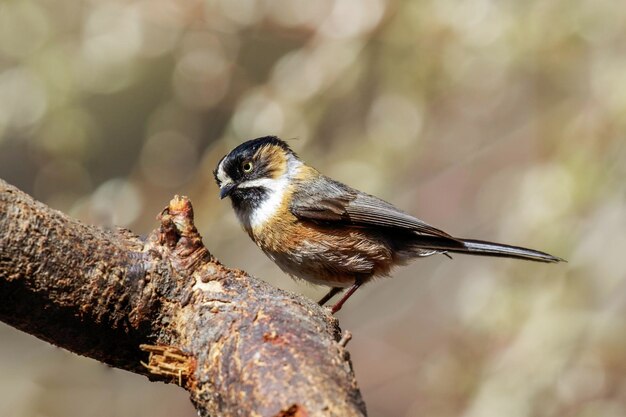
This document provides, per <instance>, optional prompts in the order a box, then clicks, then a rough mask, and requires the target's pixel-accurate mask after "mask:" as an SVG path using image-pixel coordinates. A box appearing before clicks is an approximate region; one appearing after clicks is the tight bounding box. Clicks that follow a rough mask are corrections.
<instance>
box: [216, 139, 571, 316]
mask: <svg viewBox="0 0 626 417" xmlns="http://www.w3.org/2000/svg"><path fill="white" fill-rule="evenodd" d="M214 175H215V180H216V181H217V184H218V186H219V187H220V198H225V197H230V199H231V201H232V205H233V208H234V209H235V213H236V214H237V217H238V218H239V221H240V222H241V224H242V226H243V228H244V229H245V231H246V232H247V233H248V235H249V236H250V238H252V240H253V241H254V242H255V243H256V244H257V245H258V246H259V247H260V248H261V250H262V251H263V252H265V254H266V255H267V256H268V257H269V258H270V259H271V260H272V261H274V262H275V263H276V264H277V265H278V266H279V267H280V268H281V269H282V270H283V271H284V272H286V273H287V274H289V275H291V276H293V277H297V278H302V279H304V280H307V281H309V282H312V283H314V284H320V285H327V286H330V287H332V288H331V290H330V291H329V293H328V294H327V295H326V296H325V297H324V298H322V300H320V304H322V305H323V304H324V303H325V302H327V301H328V300H329V299H330V298H332V297H333V296H334V295H335V294H337V293H338V292H339V291H341V290H342V289H343V288H346V287H350V289H349V290H348V291H347V292H346V294H345V295H344V296H343V298H341V300H340V301H339V302H337V303H336V304H335V305H334V306H333V308H332V311H333V313H335V312H337V311H338V310H339V309H340V308H341V307H342V305H343V304H344V303H345V301H346V300H347V299H348V298H349V297H350V296H351V295H352V294H353V293H354V292H355V291H356V290H357V289H358V288H359V286H361V285H363V284H364V283H366V282H368V281H369V280H370V279H372V278H373V277H376V276H385V275H389V272H390V271H391V269H392V268H393V267H394V266H397V265H403V264H405V263H407V262H408V261H410V260H412V259H414V258H419V257H424V256H430V255H434V254H438V253H439V254H448V253H463V254H468V255H483V256H499V257H507V258H516V259H526V260H531V261H538V262H560V261H562V259H560V258H557V257H555V256H552V255H549V254H547V253H544V252H539V251H536V250H533V249H526V248H522V247H517V246H509V245H503V244H500V243H494V242H486V241H482V240H474V239H465V238H457V237H453V236H451V235H449V234H448V233H446V232H444V231H442V230H439V229H437V228H435V227H433V226H431V225H429V224H427V223H425V222H423V221H421V220H419V219H417V218H415V217H413V216H411V215H409V214H406V213H404V212H403V211H401V210H399V209H397V208H396V207H394V206H393V205H391V204H389V203H387V202H386V201H383V200H381V199H379V198H377V197H374V196H372V195H369V194H366V193H363V192H361V191H358V190H355V189H354V188H351V187H349V186H347V185H345V184H342V183H340V182H338V181H335V180H333V179H330V178H328V177H326V176H324V175H322V174H321V173H319V172H318V171H317V170H316V169H315V168H312V167H310V166H308V165H306V164H305V163H304V162H303V161H302V160H301V159H300V158H298V156H297V155H296V154H295V152H293V151H292V150H291V148H289V146H288V145H287V144H286V143H285V142H283V141H282V140H280V139H278V138H277V137H274V136H267V137H263V138H258V139H253V140H249V141H247V142H245V143H242V144H241V145H239V146H237V147H236V148H235V149H233V150H232V151H231V152H230V153H229V154H228V155H226V156H224V157H223V158H222V159H221V160H220V162H219V164H218V165H217V168H216V169H215V171H214Z"/></svg>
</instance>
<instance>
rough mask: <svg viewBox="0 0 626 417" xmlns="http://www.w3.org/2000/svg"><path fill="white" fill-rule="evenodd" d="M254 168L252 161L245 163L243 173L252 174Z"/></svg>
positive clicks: (242, 167)
mask: <svg viewBox="0 0 626 417" xmlns="http://www.w3.org/2000/svg"><path fill="white" fill-rule="evenodd" d="M252 168H254V166H253V165H252V162H250V161H247V162H244V163H243V165H242V166H241V169H243V172H251V171H252Z"/></svg>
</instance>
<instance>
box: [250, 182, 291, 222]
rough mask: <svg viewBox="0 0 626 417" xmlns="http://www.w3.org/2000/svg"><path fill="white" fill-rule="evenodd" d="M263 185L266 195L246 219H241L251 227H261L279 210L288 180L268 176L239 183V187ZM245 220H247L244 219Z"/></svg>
mask: <svg viewBox="0 0 626 417" xmlns="http://www.w3.org/2000/svg"><path fill="white" fill-rule="evenodd" d="M250 187H263V188H265V189H266V190H267V195H266V197H265V198H264V199H263V201H261V202H260V203H259V205H258V206H257V207H255V208H254V209H253V210H252V212H251V213H250V214H249V218H248V219H242V220H244V222H245V223H248V224H249V226H250V227H251V228H252V229H256V228H258V227H263V225H264V224H265V223H267V222H268V221H270V220H271V219H272V218H273V217H274V216H275V215H276V213H278V211H279V210H280V206H281V205H282V204H283V200H284V199H285V194H286V191H287V188H288V187H289V181H288V180H287V178H281V179H278V180H274V179H269V178H260V179H257V180H253V181H248V182H246V183H243V184H240V185H239V188H250ZM246 220H247V221H246Z"/></svg>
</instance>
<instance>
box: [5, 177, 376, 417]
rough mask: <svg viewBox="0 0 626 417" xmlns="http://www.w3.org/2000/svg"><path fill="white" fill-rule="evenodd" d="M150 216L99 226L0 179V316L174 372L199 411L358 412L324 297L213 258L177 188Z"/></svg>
mask: <svg viewBox="0 0 626 417" xmlns="http://www.w3.org/2000/svg"><path fill="white" fill-rule="evenodd" d="M159 220H160V226H159V228H157V229H156V230H155V231H154V232H152V233H151V234H150V236H149V237H148V238H147V239H145V240H142V239H140V238H139V237H137V236H135V235H134V234H132V233H131V232H130V231H128V230H123V229H118V230H102V229H100V228H97V227H93V226H87V225H84V224H82V223H80V222H79V221H76V220H73V219H71V218H69V217H67V216H65V215H64V214H62V213H60V212H58V211H55V210H52V209H50V208H49V207H47V206H45V205H44V204H42V203H39V202H36V201H34V200H33V199H32V198H30V197H29V196H28V195H26V194H24V193H22V192H21V191H19V190H17V189H16V188H15V187H12V186H10V185H8V184H7V183H6V182H4V181H2V180H0V320H2V321H4V322H5V323H8V324H10V325H12V326H14V327H16V328H18V329H20V330H22V331H25V332H27V333H30V334H32V335H35V336H37V337H39V338H41V339H43V340H46V341H48V342H50V343H53V344H55V345H58V346H60V347H63V348H65V349H68V350H70V351H72V352H76V353H78V354H81V355H85V356H88V357H91V358H94V359H96V360H99V361H101V362H104V363H107V364H109V365H111V366H115V367H117V368H121V369H125V370H128V371H131V372H135V373H139V374H143V375H146V376H148V377H149V378H150V379H154V380H164V381H166V382H174V383H177V384H179V385H181V386H183V387H184V388H185V389H187V390H188V391H189V392H190V394H191V400H192V401H193V403H194V404H195V406H196V407H197V409H198V411H199V414H200V415H201V416H214V417H217V416H277V417H278V416H299V417H304V416H364V415H366V412H365V405H364V403H363V401H362V399H361V395H360V392H359V390H358V388H357V384H356V380H355V377H354V373H353V371H352V367H351V363H350V360H349V357H348V353H347V351H346V350H345V346H344V345H345V343H343V342H342V340H341V332H340V329H339V327H338V325H337V321H336V319H335V318H334V317H333V316H331V315H330V314H329V312H328V310H327V309H324V308H320V307H319V306H318V305H317V304H315V303H314V302H311V301H310V300H308V299H306V298H304V297H301V296H298V295H294V294H290V293H287V292H285V291H282V290H279V289H276V288H273V287H271V286H270V285H268V284H266V283H265V282H263V281H260V280H258V279H256V278H254V277H251V276H249V275H247V274H246V273H245V272H243V271H238V270H231V269H228V268H225V267H224V266H222V265H221V264H220V263H219V262H218V261H217V260H216V259H215V258H213V256H212V255H211V254H210V253H209V251H208V250H207V249H206V248H205V247H204V245H203V244H202V240H201V237H200V235H199V234H198V232H197V230H196V228H195V226H194V224H193V210H192V207H191V204H190V202H189V201H188V200H187V199H186V198H178V197H176V198H174V199H173V200H172V201H171V202H170V204H169V206H168V207H167V208H166V209H165V210H164V211H163V212H162V213H161V215H160V216H159ZM344 341H345V339H344Z"/></svg>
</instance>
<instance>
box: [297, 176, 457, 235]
mask: <svg viewBox="0 0 626 417" xmlns="http://www.w3.org/2000/svg"><path fill="white" fill-rule="evenodd" d="M291 212H292V213H293V214H294V215H295V216H296V217H298V218H301V219H307V220H311V221H316V222H322V223H338V224H346V225H353V226H362V227H363V226H364V227H367V226H370V227H371V226H375V227H385V228H391V229H403V230H407V231H408V230H410V231H413V232H416V233H419V234H423V235H429V236H440V237H445V238H448V239H453V240H456V239H454V238H453V237H452V236H450V235H449V234H447V233H446V232H444V231H442V230H439V229H437V228H435V227H433V226H431V225H429V224H428V223H425V222H423V221H421V220H419V219H417V218H415V217H413V216H411V215H409V214H407V213H404V212H403V211H400V210H398V209H397V208H396V207H394V206H393V205H391V204H389V203H387V202H386V201H384V200H381V199H380V198H377V197H374V196H372V195H369V194H365V193H362V192H360V191H357V190H355V189H353V188H351V187H348V186H347V185H345V184H342V183H340V182H337V181H334V180H331V179H330V178H327V177H320V178H319V179H318V181H316V184H315V186H314V187H313V189H311V187H310V184H307V187H306V190H304V188H297V189H296V191H295V192H294V196H293V200H292V203H291Z"/></svg>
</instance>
